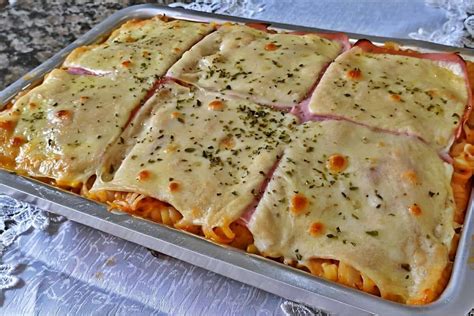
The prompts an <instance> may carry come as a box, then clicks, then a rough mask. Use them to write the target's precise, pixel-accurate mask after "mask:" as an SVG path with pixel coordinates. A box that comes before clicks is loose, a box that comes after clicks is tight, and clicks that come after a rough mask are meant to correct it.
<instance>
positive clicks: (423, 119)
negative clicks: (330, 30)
mask: <svg viewBox="0 0 474 316" xmlns="http://www.w3.org/2000/svg"><path fill="white" fill-rule="evenodd" d="M465 80H466V79H465V78H464V77H463V76H462V75H461V69H459V65H458V64H456V63H444V62H440V61H434V60H430V59H425V58H416V57H410V56H401V55H392V54H383V53H380V54H374V53H368V52H364V51H363V50H362V49H361V48H359V47H354V48H352V49H351V50H349V51H347V52H345V53H343V54H342V55H340V56H339V57H338V58H337V59H336V60H335V61H334V63H332V64H331V65H330V66H329V68H328V69H327V71H326V72H325V74H324V76H323V77H322V79H321V81H320V82H319V84H318V86H317V87H316V89H315V91H314V94H313V96H312V98H311V101H310V104H309V111H310V113H312V114H317V115H329V116H340V117H344V118H347V119H351V120H353V121H356V122H359V123H363V124H367V125H370V126H373V127H377V128H381V129H386V130H390V131H394V132H399V133H409V134H412V135H416V136H419V137H421V138H423V139H424V140H426V141H427V142H429V143H430V144H432V145H433V146H435V147H436V148H438V149H445V148H447V147H448V145H450V143H451V142H452V140H453V136H454V131H455V130H456V129H457V128H458V127H459V125H460V122H461V118H462V116H463V113H464V110H465V107H466V104H467V103H468V91H467V87H466V84H465Z"/></svg>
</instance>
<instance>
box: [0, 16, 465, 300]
mask: <svg viewBox="0 0 474 316" xmlns="http://www.w3.org/2000/svg"><path fill="white" fill-rule="evenodd" d="M473 69H474V68H473V66H472V64H470V63H466V62H465V61H464V60H463V59H462V58H461V57H460V56H458V55H457V54H454V53H449V54H448V53H442V54H441V53H422V52H418V51H414V50H407V49H402V48H400V47H399V46H397V45H396V44H393V43H387V44H385V45H383V46H377V45H374V44H372V43H371V42H369V41H367V40H360V41H358V42H356V43H353V44H350V43H349V41H348V38H347V36H345V35H344V34H323V33H301V32H284V31H276V30H272V29H269V28H267V27H266V26H265V25H253V24H249V25H241V24H230V23H225V24H212V23H210V24H207V23H197V22H190V21H185V20H176V19H169V18H166V17H163V16H160V17H154V18H151V19H147V20H130V21H128V22H126V23H125V24H123V25H122V26H121V27H120V28H118V29H117V30H115V31H114V32H113V33H112V34H111V35H110V36H109V37H108V38H107V39H106V40H104V41H103V42H100V43H97V44H94V45H90V46H84V47H79V48H77V49H75V50H74V51H73V52H72V53H71V54H70V55H69V56H67V58H66V60H65V61H64V63H63V64H62V66H61V67H60V68H58V69H54V70H53V71H51V72H50V73H49V74H48V75H47V76H46V77H45V78H44V81H43V82H42V83H41V84H40V85H38V86H36V87H34V88H31V89H29V90H28V91H25V92H22V93H21V94H20V95H18V96H17V97H16V98H15V99H14V100H13V101H12V102H10V103H9V104H7V106H6V107H5V108H4V109H3V111H1V112H0V149H1V151H0V166H1V167H2V168H4V169H8V170H11V171H14V172H16V173H18V174H20V175H26V176H29V177H33V178H35V179H38V180H40V181H43V182H46V183H48V184H51V185H54V186H56V187H59V188H62V189H65V190H69V191H71V192H74V193H76V194H81V195H83V196H84V197H86V198H89V199H93V200H95V201H98V202H101V203H105V204H107V205H108V207H109V208H110V209H119V210H121V211H123V212H126V213H129V214H131V215H133V216H137V217H141V218H145V219H148V220H151V221H154V222H156V223H160V224H164V225H169V226H172V227H174V228H177V229H181V230H185V231H188V232H190V233H193V234H196V235H199V236H203V237H205V238H207V239H209V240H211V241H213V242H216V243H219V244H225V245H230V246H233V247H236V248H239V249H242V250H244V251H247V252H249V253H252V254H256V255H261V256H264V257H267V258H271V259H273V260H276V261H279V262H281V263H284V264H287V265H290V266H292V267H294V268H298V269H303V270H305V271H307V272H309V273H311V274H313V275H315V276H317V277H322V278H325V279H328V280H332V281H335V282H339V283H342V284H344V285H346V286H349V287H352V288H356V289H359V290H362V291H365V292H367V293H371V294H373V295H378V296H381V297H382V298H385V299H389V300H392V301H396V302H400V303H405V304H427V303H429V302H432V301H434V300H435V299H436V298H437V297H438V296H439V295H440V294H441V293H442V291H443V289H444V288H445V286H446V284H447V282H448V280H449V278H450V273H451V267H452V263H453V260H454V256H455V253H456V248H457V241H458V239H459V234H460V231H461V228H462V225H463V220H464V217H465V212H466V208H467V202H468V200H469V195H470V191H471V186H470V183H471V182H470V181H471V176H472V173H473V170H474V169H473V168H474V131H473V130H472V129H471V126H474V120H473V119H472V118H471V116H470V111H471V86H470V84H469V79H470V78H472V75H473V73H474V72H473Z"/></svg>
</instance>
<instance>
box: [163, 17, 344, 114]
mask: <svg viewBox="0 0 474 316" xmlns="http://www.w3.org/2000/svg"><path fill="white" fill-rule="evenodd" d="M341 50H342V43H341V42H338V41H332V40H328V39H325V38H322V37H320V36H318V35H315V34H306V35H295V34H285V33H276V34H271V33H267V32H264V31H260V30H257V29H254V28H251V27H248V26H244V25H231V24H225V25H223V26H221V27H220V28H219V29H218V30H217V31H216V32H214V33H212V34H210V35H208V36H206V37H205V38H204V39H203V40H202V41H201V42H199V43H198V44H197V45H195V46H194V47H193V48H191V49H190V50H189V51H187V52H186V53H184V55H183V57H182V58H181V59H180V60H179V61H178V62H177V63H176V64H175V65H174V66H173V67H172V68H171V69H170V70H169V72H168V75H169V76H171V77H175V78H178V79H180V80H183V81H185V82H188V83H192V84H195V85H198V86H199V87H202V88H206V89H209V90H214V91H221V92H223V93H227V94H229V93H230V94H233V95H238V96H240V97H243V98H248V99H251V100H253V101H254V102H257V103H260V104H266V105H275V106H286V107H291V106H293V105H295V104H297V103H298V102H299V101H301V100H302V99H303V98H304V97H305V96H306V95H307V94H308V93H309V92H310V90H311V87H312V86H313V85H314V83H315V82H316V80H317V79H318V77H319V75H320V73H321V72H322V70H323V69H324V67H325V66H326V65H327V64H328V63H329V62H331V61H332V60H333V59H334V58H336V56H337V55H338V54H339V53H340V52H341Z"/></svg>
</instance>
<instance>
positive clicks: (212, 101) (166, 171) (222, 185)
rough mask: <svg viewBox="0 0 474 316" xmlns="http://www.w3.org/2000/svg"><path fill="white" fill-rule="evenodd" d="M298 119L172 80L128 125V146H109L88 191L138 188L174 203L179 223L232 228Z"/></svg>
mask: <svg viewBox="0 0 474 316" xmlns="http://www.w3.org/2000/svg"><path fill="white" fill-rule="evenodd" d="M296 123H297V122H296V118H295V117H294V116H293V115H291V114H288V113H282V112H278V111H273V110H271V109H269V108H266V107H261V106H258V105H256V104H253V103H250V102H248V101H245V100H238V99H237V100H234V99H230V98H220V97H219V96H218V95H215V94H212V93H208V92H203V91H199V90H197V89H193V88H187V87H184V86H180V85H178V84H176V83H173V82H169V83H166V84H164V85H163V86H162V87H161V88H160V89H159V90H158V91H157V93H156V94H155V95H154V96H153V97H152V98H151V99H150V100H149V101H148V102H147V104H145V106H144V107H143V108H142V109H141V111H140V113H139V114H138V115H137V120H135V121H134V122H133V124H131V125H130V128H129V129H128V130H127V131H125V133H124V136H123V141H121V144H122V145H123V147H125V148H126V149H124V150H122V149H119V150H112V151H111V153H110V155H109V158H108V159H106V162H105V163H104V167H103V170H102V173H101V174H100V176H99V177H98V179H97V181H96V183H95V184H94V186H93V188H92V190H91V191H92V192H94V191H96V190H97V191H98V190H113V191H125V192H138V193H141V194H145V195H147V196H151V197H153V198H156V199H158V200H161V201H164V202H167V203H169V204H171V205H172V206H173V207H175V208H176V209H177V210H178V211H179V212H180V213H181V214H182V215H183V219H182V220H181V222H180V224H181V225H191V224H195V225H202V226H203V227H204V229H213V228H215V227H228V226H229V225H230V224H231V223H232V222H233V221H235V220H237V219H238V218H239V217H240V216H241V215H242V213H243V212H244V211H245V210H246V208H247V206H248V205H249V204H251V203H252V202H253V200H254V195H257V194H258V193H259V191H260V186H261V185H262V183H263V182H264V180H265V178H266V175H267V173H268V172H269V170H271V168H272V167H273V165H274V164H275V162H276V161H277V159H278V157H279V155H281V153H282V151H283V145H284V144H286V143H288V142H289V141H290V136H289V134H290V131H291V129H292V128H293V125H295V124H296ZM129 130H134V132H131V133H130V131H129ZM117 145H120V144H117ZM120 152H123V153H122V154H120ZM121 155H123V156H124V157H125V159H124V160H123V161H122V159H121V158H120V157H121ZM117 157H119V158H117Z"/></svg>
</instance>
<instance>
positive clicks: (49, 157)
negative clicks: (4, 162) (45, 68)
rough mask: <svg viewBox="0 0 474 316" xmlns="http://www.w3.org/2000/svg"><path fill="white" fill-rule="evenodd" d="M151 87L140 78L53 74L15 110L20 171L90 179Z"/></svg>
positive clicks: (72, 179) (67, 179)
mask: <svg viewBox="0 0 474 316" xmlns="http://www.w3.org/2000/svg"><path fill="white" fill-rule="evenodd" d="M147 88H149V86H148V85H144V84H143V83H141V82H140V81H139V80H136V79H129V78H122V77H120V78H118V77H113V78H112V77H110V78H109V77H97V76H75V75H71V74H68V73H67V72H65V71H63V70H58V69H56V70H53V71H52V72H51V73H50V74H49V75H48V76H47V77H46V78H45V80H44V82H43V84H41V85H40V86H38V87H36V88H34V89H33V90H31V91H30V92H28V93H27V94H26V95H24V96H22V97H21V98H19V99H18V101H17V102H16V103H15V104H14V106H13V108H12V112H13V113H15V114H16V115H18V116H19V120H18V124H17V125H16V127H15V129H14V132H13V135H12V139H20V140H21V142H20V143H18V145H19V146H18V147H19V153H18V156H17V157H16V164H17V166H16V167H17V169H18V170H19V171H25V172H27V173H28V174H29V175H31V176H37V177H48V178H53V179H56V180H58V181H64V182H67V183H77V182H83V181H85V180H87V178H88V177H89V176H91V175H92V174H93V173H94V172H95V169H96V168H97V167H98V165H99V161H100V158H101V156H102V154H103V153H104V152H105V149H106V147H107V145H108V144H110V143H111V142H113V141H114V140H115V139H116V138H117V137H118V136H119V135H120V132H121V131H122V128H123V127H124V126H125V125H126V123H127V121H128V120H129V117H130V113H131V112H132V110H133V109H134V108H135V107H136V106H137V105H138V104H139V102H140V100H141V99H142V98H143V97H144V96H145V94H146V91H147V90H146V89H147ZM124 91H126V93H124Z"/></svg>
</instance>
